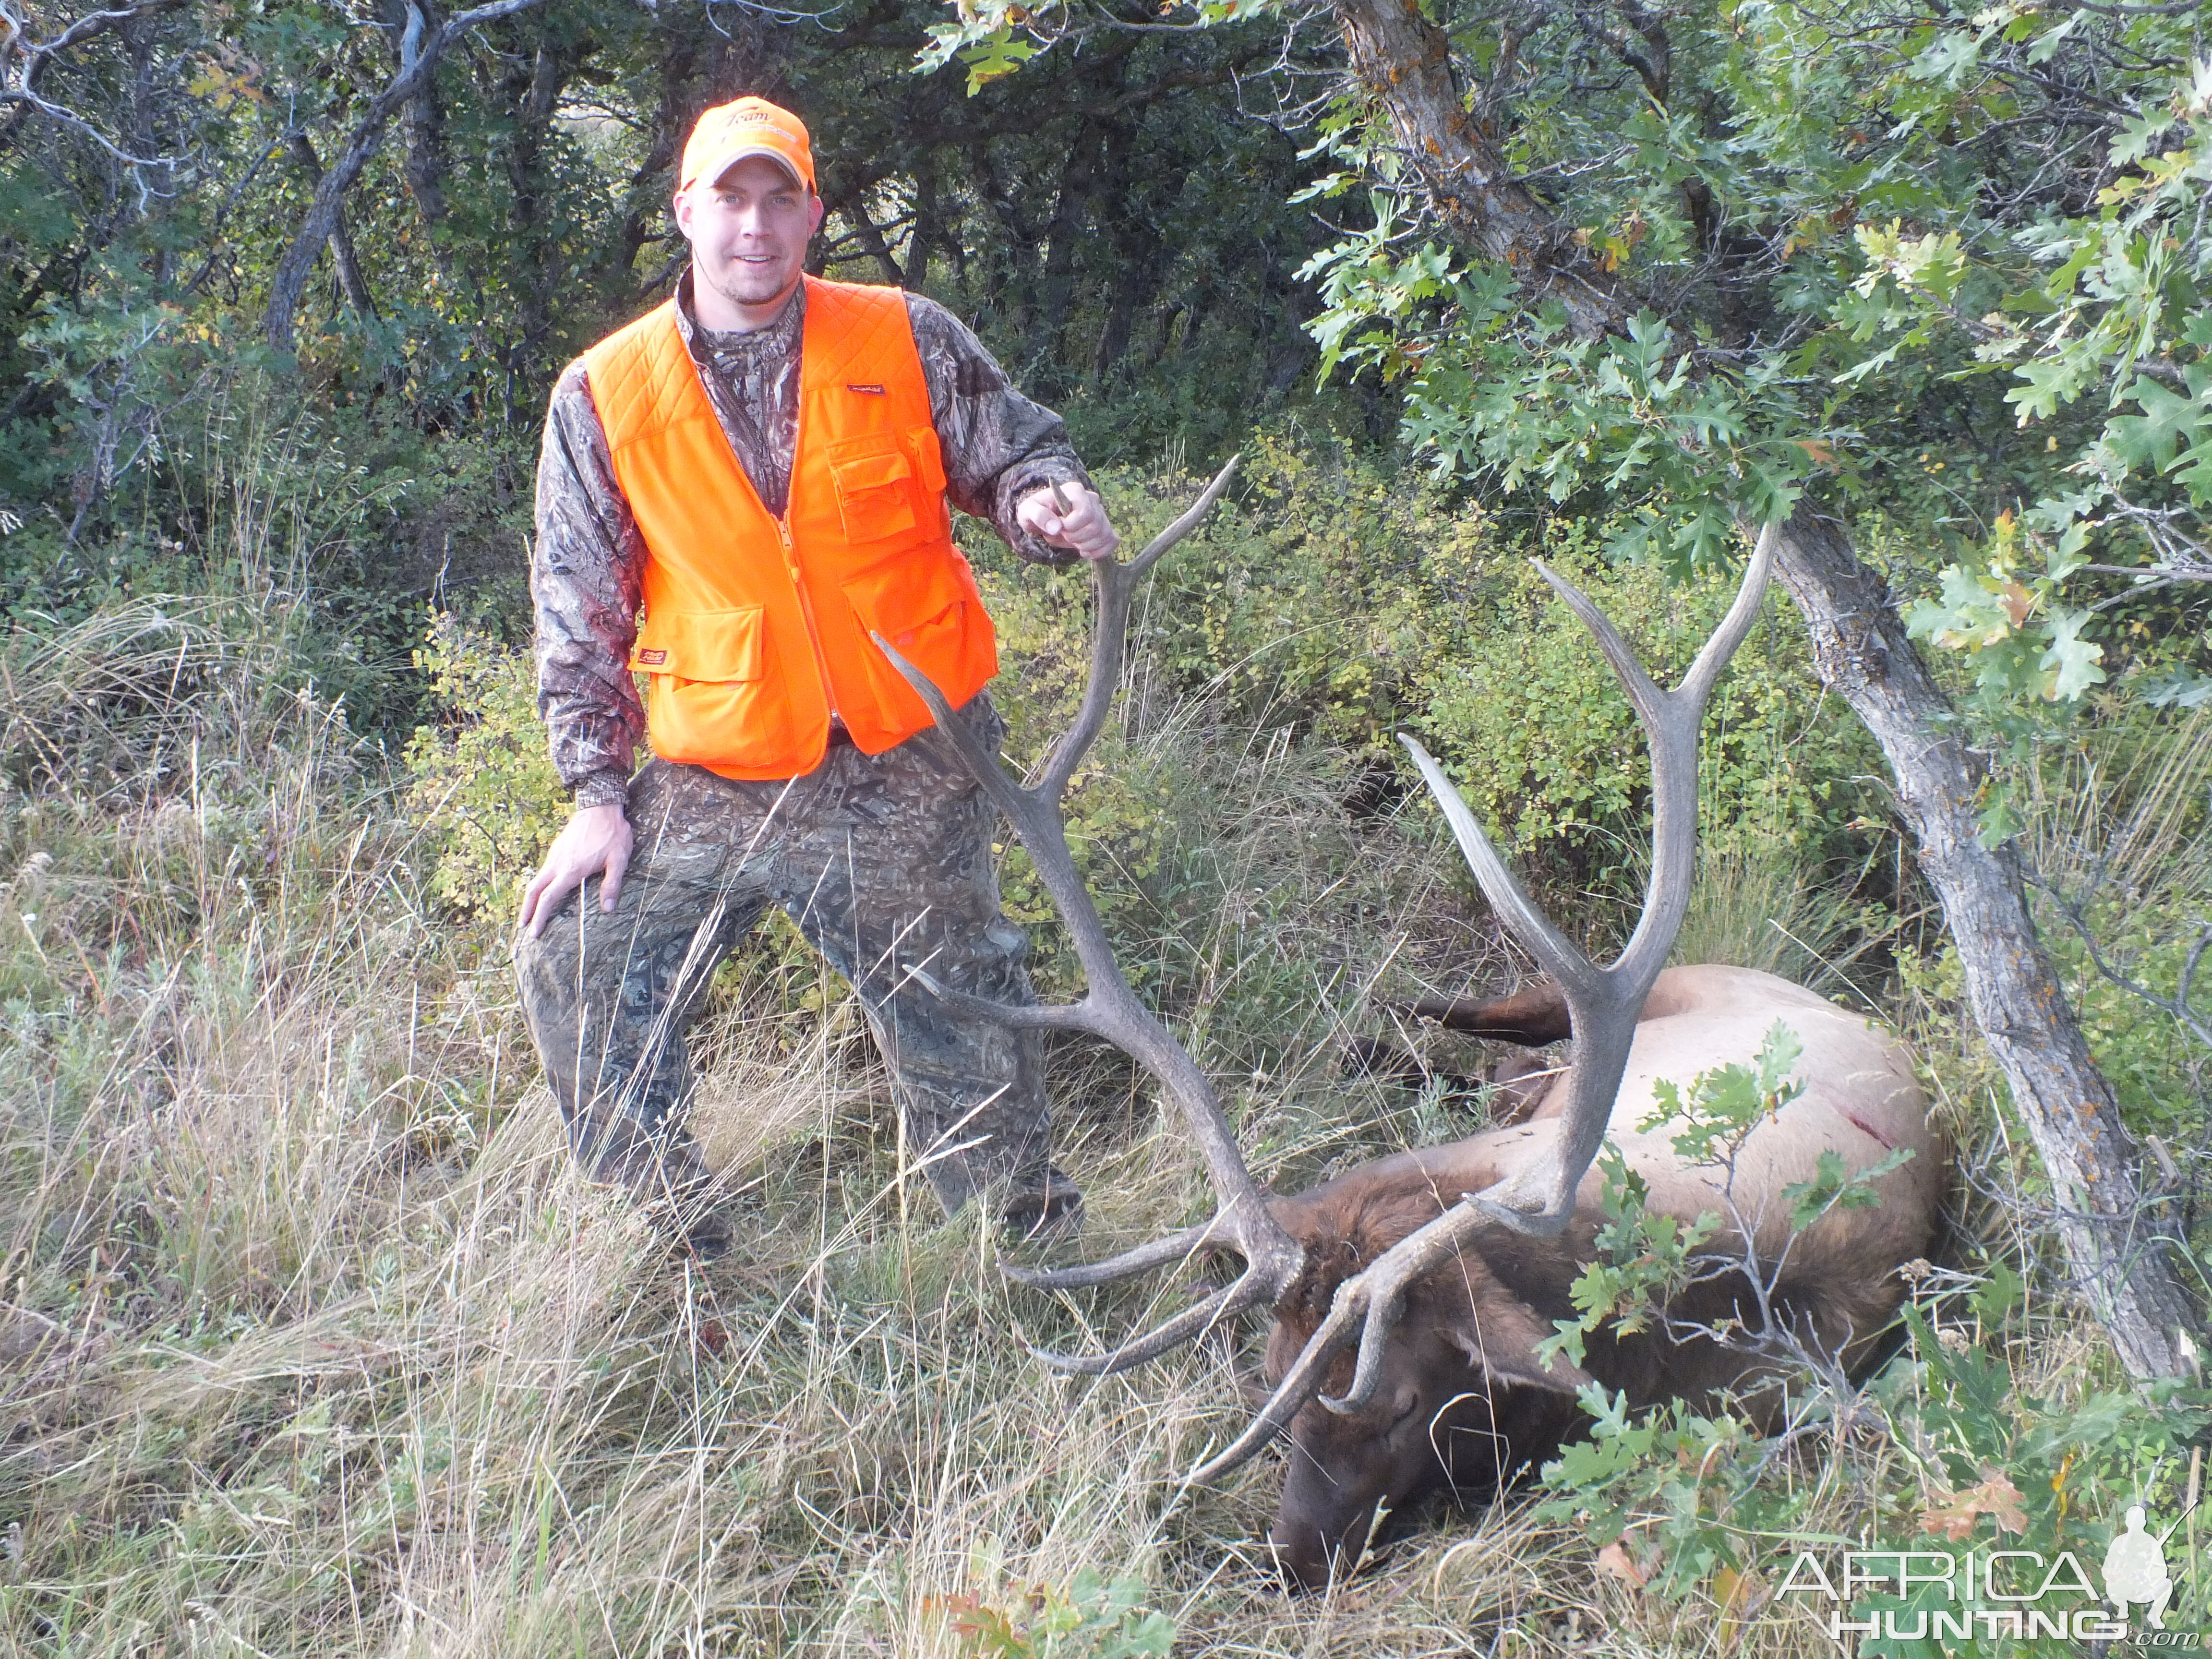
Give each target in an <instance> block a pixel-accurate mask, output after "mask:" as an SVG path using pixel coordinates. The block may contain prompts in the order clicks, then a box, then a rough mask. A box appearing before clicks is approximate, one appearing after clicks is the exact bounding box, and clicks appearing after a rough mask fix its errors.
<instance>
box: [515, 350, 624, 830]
mask: <svg viewBox="0 0 2212 1659" xmlns="http://www.w3.org/2000/svg"><path fill="white" fill-rule="evenodd" d="M644 572H645V538H644V536H643V535H642V534H641V533H640V532H639V530H638V527H637V520H636V518H635V516H634V515H633V514H632V513H631V512H630V510H629V502H628V501H624V500H623V495H622V490H621V489H620V488H619V487H618V486H617V484H616V483H615V473H614V461H613V459H612V457H611V455H610V453H608V448H607V435H606V432H605V428H602V427H601V426H600V424H599V410H598V409H597V408H596V407H594V406H593V404H592V388H591V385H590V383H589V381H587V380H586V379H585V376H584V366H583V364H582V363H580V362H574V363H571V364H569V365H568V368H567V369H566V370H564V371H563V372H562V375H561V379H560V382H559V384H558V385H556V386H555V387H554V389H553V402H552V406H551V408H550V409H549V410H547V411H546V416H545V441H544V448H543V449H542V450H541V451H540V453H539V455H538V545H537V547H536V548H535V549H534V550H532V555H531V560H530V597H531V600H532V605H533V607H534V609H535V611H536V612H537V620H538V714H539V716H540V717H541V718H542V719H543V720H544V722H545V725H546V729H547V732H548V733H549V735H550V738H551V740H552V746H553V765H554V767H555V769H556V770H557V771H558V772H559V773H560V774H561V781H562V782H563V783H565V784H567V785H568V786H569V787H571V788H572V789H574V791H575V796H576V804H577V805H579V806H595V805H600V804H602V803H604V802H607V801H619V800H622V799H623V798H624V796H625V794H626V793H627V790H628V785H629V775H630V768H631V764H632V763H633V761H634V760H635V755H636V749H637V743H638V739H639V738H641V737H643V736H644V734H645V710H644V708H643V707H642V706H641V705H640V703H639V702H638V697H637V683H636V682H635V680H633V679H631V678H630V673H629V652H630V647H631V645H632V644H633V643H634V642H635V640H636V638H637V608H638V601H639V597H640V585H641V582H642V580H643V578H644Z"/></svg>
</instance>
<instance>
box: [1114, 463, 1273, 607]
mask: <svg viewBox="0 0 2212 1659" xmlns="http://www.w3.org/2000/svg"><path fill="white" fill-rule="evenodd" d="M1243 459H1244V458H1243V456H1242V455H1231V457H1230V458H1229V460H1228V463H1227V464H1226V465H1224V466H1223V467H1222V469H1221V471H1218V472H1217V473H1215V474H1214V475H1213V482H1212V483H1210V484H1208V485H1206V489H1205V491H1204V492H1203V493H1202V494H1201V495H1200V496H1199V498H1198V499H1197V500H1196V501H1193V502H1192V503H1191V505H1190V510H1189V511H1188V512H1187V513H1184V514H1183V515H1182V517H1181V518H1180V519H1177V520H1176V521H1175V522H1174V523H1173V524H1171V525H1170V526H1168V527H1167V528H1166V529H1165V530H1163V531H1162V532H1160V533H1159V534H1158V535H1157V536H1155V537H1153V538H1152V540H1151V541H1149V542H1147V543H1146V544H1145V550H1144V551H1143V552H1141V553H1139V554H1138V555H1137V556H1136V557H1135V558H1133V559H1132V560H1130V561H1129V562H1128V565H1127V570H1128V573H1129V575H1130V577H1131V578H1132V580H1133V579H1134V578H1136V577H1139V576H1141V575H1143V574H1145V572H1146V571H1147V570H1150V569H1151V568H1152V567H1153V566H1154V565H1156V564H1158V562H1160V560H1161V558H1162V556H1164V555H1165V554H1166V552H1167V550H1169V549H1170V548H1171V547H1173V546H1174V545H1175V544H1176V543H1177V542H1179V541H1181V540H1182V538H1184V537H1186V536H1188V535H1189V534H1190V532H1192V531H1194V530H1195V529H1197V528H1198V526H1199V521H1200V520H1202V519H1204V518H1205V517H1206V514H1207V513H1211V512H1212V511H1213V504H1214V503H1215V502H1216V501H1219V500H1220V499H1221V492H1222V491H1223V490H1225V489H1228V488H1229V481H1230V480H1231V478H1233V477H1236V476H1237V465H1238V464H1239V463H1241V462H1242V461H1243Z"/></svg>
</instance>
